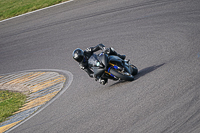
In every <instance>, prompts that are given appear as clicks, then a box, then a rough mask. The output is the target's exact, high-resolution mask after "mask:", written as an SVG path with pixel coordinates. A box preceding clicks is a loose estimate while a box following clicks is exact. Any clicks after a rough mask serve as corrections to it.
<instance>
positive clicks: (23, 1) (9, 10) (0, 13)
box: [0, 0, 68, 20]
mask: <svg viewBox="0 0 200 133" xmlns="http://www.w3.org/2000/svg"><path fill="white" fill-rule="evenodd" d="M64 1H68V0H0V20H3V19H7V18H10V17H14V16H17V15H21V14H24V13H27V12H30V11H34V10H37V9H41V8H44V7H48V6H51V5H54V4H58V3H61V2H64Z"/></svg>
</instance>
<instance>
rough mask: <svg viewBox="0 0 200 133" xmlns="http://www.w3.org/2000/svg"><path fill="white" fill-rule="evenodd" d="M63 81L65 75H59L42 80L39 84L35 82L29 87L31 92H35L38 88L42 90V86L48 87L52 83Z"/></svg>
mask: <svg viewBox="0 0 200 133" xmlns="http://www.w3.org/2000/svg"><path fill="white" fill-rule="evenodd" d="M63 81H65V77H64V76H59V77H57V78H54V79H51V80H47V81H44V82H42V83H40V84H36V85H34V86H32V87H30V89H31V92H37V91H38V90H42V89H43V88H47V87H50V86H52V85H54V84H56V83H59V82H63Z"/></svg>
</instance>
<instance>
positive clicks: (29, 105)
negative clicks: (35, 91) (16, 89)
mask: <svg viewBox="0 0 200 133" xmlns="http://www.w3.org/2000/svg"><path fill="white" fill-rule="evenodd" d="M58 92H59V91H55V92H53V93H50V94H48V95H45V96H43V97H40V98H37V99H34V100H32V101H30V102H28V103H26V104H24V107H22V108H20V111H17V112H15V113H14V114H17V113H19V112H22V111H25V110H28V109H31V108H33V107H36V106H39V105H42V104H44V103H45V102H47V101H49V100H50V99H51V98H53V97H54V96H55V95H56V94H57V93H58Z"/></svg>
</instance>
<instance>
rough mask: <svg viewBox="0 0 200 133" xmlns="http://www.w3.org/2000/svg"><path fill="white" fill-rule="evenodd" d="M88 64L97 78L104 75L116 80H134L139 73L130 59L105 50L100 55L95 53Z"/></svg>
mask: <svg viewBox="0 0 200 133" xmlns="http://www.w3.org/2000/svg"><path fill="white" fill-rule="evenodd" d="M88 65H89V67H90V68H91V69H92V70H93V72H94V75H95V77H96V78H97V79H98V78H100V77H102V78H107V79H112V80H115V81H117V80H124V81H133V80H134V76H135V75H136V74H137V73H138V69H137V67H136V66H134V65H132V64H130V60H123V59H121V58H120V57H118V56H115V55H108V54H106V53H103V52H102V53H100V54H98V55H96V54H93V55H92V56H91V57H90V59H89V60H88Z"/></svg>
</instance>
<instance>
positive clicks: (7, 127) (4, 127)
mask: <svg viewBox="0 0 200 133" xmlns="http://www.w3.org/2000/svg"><path fill="white" fill-rule="evenodd" d="M19 122H21V121H17V122H14V123H11V124H8V125H5V126H3V127H0V133H3V132H5V131H6V130H8V129H10V128H11V127H13V126H15V125H17V124H18V123H19Z"/></svg>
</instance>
